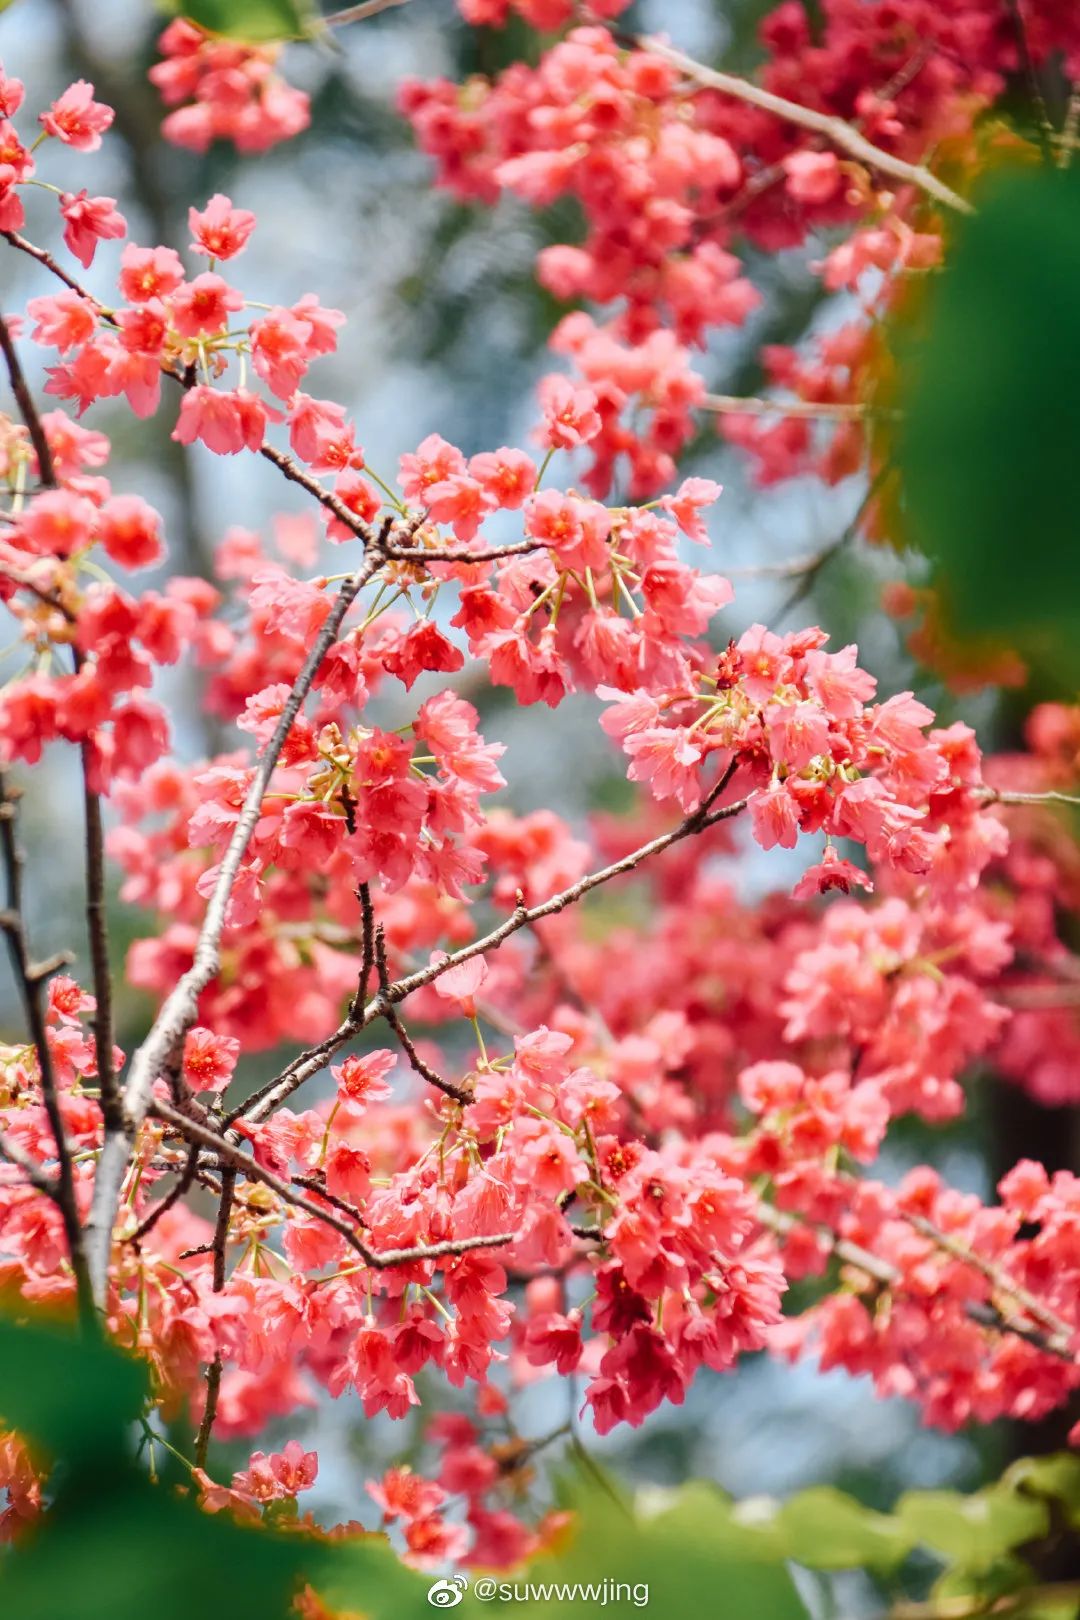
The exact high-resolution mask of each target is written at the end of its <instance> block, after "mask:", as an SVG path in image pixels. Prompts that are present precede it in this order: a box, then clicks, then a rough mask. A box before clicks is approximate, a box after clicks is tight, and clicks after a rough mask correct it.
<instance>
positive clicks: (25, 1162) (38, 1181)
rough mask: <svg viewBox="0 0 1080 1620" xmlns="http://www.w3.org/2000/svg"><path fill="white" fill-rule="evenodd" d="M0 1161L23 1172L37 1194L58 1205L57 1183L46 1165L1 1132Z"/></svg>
mask: <svg viewBox="0 0 1080 1620" xmlns="http://www.w3.org/2000/svg"><path fill="white" fill-rule="evenodd" d="M0 1159H6V1160H7V1162H8V1164H10V1165H13V1166H14V1167H15V1169H17V1170H21V1171H22V1173H23V1175H24V1176H25V1177H26V1179H27V1181H28V1182H29V1183H30V1185H31V1187H33V1189H34V1191H35V1192H39V1193H44V1194H45V1196H46V1198H51V1199H52V1201H53V1203H54V1204H55V1203H58V1197H57V1188H56V1182H55V1180H54V1179H53V1177H52V1176H50V1175H49V1173H48V1172H47V1170H46V1169H45V1167H44V1165H41V1164H39V1163H38V1161H37V1160H36V1159H32V1158H31V1157H30V1155H29V1153H24V1152H23V1150H22V1148H21V1147H19V1145H18V1143H17V1142H13V1141H12V1140H11V1137H10V1136H8V1135H7V1134H6V1133H5V1132H4V1131H0Z"/></svg>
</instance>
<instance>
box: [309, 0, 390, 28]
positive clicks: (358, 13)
mask: <svg viewBox="0 0 1080 1620" xmlns="http://www.w3.org/2000/svg"><path fill="white" fill-rule="evenodd" d="M407 4H408V0H361V4H359V5H356V6H346V7H345V8H344V9H343V10H342V11H332V12H331V13H330V15H329V16H328V17H323V18H322V23H323V26H324V27H326V28H344V27H345V26H346V24H347V23H357V22H366V21H367V19H368V18H369V17H377V16H378V15H379V13H380V12H382V11H393V10H395V8H396V7H397V6H404V5H407Z"/></svg>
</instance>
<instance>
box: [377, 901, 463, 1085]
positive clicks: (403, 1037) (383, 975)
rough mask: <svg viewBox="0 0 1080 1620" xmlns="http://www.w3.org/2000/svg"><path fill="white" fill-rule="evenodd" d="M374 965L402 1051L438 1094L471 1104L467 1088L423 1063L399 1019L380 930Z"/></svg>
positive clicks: (382, 1005)
mask: <svg viewBox="0 0 1080 1620" xmlns="http://www.w3.org/2000/svg"><path fill="white" fill-rule="evenodd" d="M375 962H376V966H377V967H378V970H379V991H380V994H379V1005H380V1009H381V1012H382V1016H383V1017H384V1018H385V1019H386V1022H387V1023H388V1024H389V1025H390V1028H391V1029H392V1030H393V1032H394V1034H395V1036H396V1037H397V1040H398V1044H399V1045H400V1047H401V1050H402V1051H403V1052H404V1053H405V1056H406V1057H407V1058H408V1060H409V1062H410V1064H411V1065H412V1067H413V1069H414V1070H415V1071H416V1073H417V1074H418V1075H419V1076H420V1078H421V1079H422V1080H426V1081H427V1082H428V1084H429V1085H432V1086H435V1087H436V1088H437V1089H438V1090H439V1091H441V1092H444V1093H445V1095H446V1096H447V1097H452V1098H453V1099H454V1101H455V1102H457V1103H461V1104H462V1106H464V1105H465V1104H466V1103H470V1102H471V1101H472V1092H471V1091H468V1090H466V1088H465V1087H464V1086H456V1085H454V1083H453V1081H452V1080H444V1079H443V1076H442V1075H441V1074H439V1072H438V1071H437V1070H436V1069H433V1068H432V1067H431V1064H430V1063H425V1062H424V1059H423V1058H422V1057H421V1056H420V1054H419V1052H418V1051H417V1050H416V1047H415V1045H414V1044H413V1038H412V1036H411V1035H410V1034H409V1032H408V1030H407V1029H406V1028H405V1025H404V1024H403V1023H402V1021H401V1019H400V1017H399V1016H398V1012H397V1008H396V1007H395V1006H394V1003H393V1002H392V1001H391V999H390V968H389V964H388V963H387V960H386V938H385V936H384V934H383V931H382V929H381V928H377V929H376V930H375Z"/></svg>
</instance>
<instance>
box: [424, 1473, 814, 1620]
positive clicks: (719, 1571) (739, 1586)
mask: <svg viewBox="0 0 1080 1620" xmlns="http://www.w3.org/2000/svg"><path fill="white" fill-rule="evenodd" d="M569 1502H570V1504H571V1505H572V1506H573V1507H574V1508H575V1510H576V1511H577V1513H578V1515H579V1517H578V1520H577V1523H576V1525H575V1527H574V1529H573V1530H572V1532H571V1533H570V1534H571V1539H570V1541H569V1544H568V1545H567V1546H566V1547H565V1549H561V1550H559V1551H558V1552H556V1553H552V1554H550V1555H548V1556H545V1557H542V1558H538V1559H537V1560H536V1561H535V1562H534V1563H532V1564H530V1565H529V1567H528V1569H527V1570H525V1571H519V1572H513V1573H510V1574H504V1575H498V1576H495V1577H493V1578H492V1580H491V1581H490V1582H489V1583H488V1592H489V1593H490V1594H491V1595H490V1597H489V1598H487V1599H481V1598H478V1597H477V1596H476V1586H477V1583H476V1581H475V1580H474V1581H473V1582H472V1583H471V1589H470V1591H469V1592H468V1594H467V1595H466V1596H465V1598H464V1601H463V1602H462V1604H461V1606H460V1608H457V1612H458V1613H459V1614H460V1615H461V1616H462V1620H480V1617H481V1616H483V1615H485V1614H486V1615H491V1614H513V1615H516V1616H518V1617H519V1620H556V1617H561V1620H565V1616H566V1613H567V1594H566V1588H567V1586H573V1585H574V1584H575V1583H581V1586H582V1587H585V1588H588V1587H590V1586H591V1588H592V1595H591V1597H589V1596H588V1595H586V1596H585V1598H584V1600H582V1599H581V1598H580V1597H579V1603H580V1604H581V1607H582V1612H588V1613H590V1614H591V1613H595V1612H599V1610H600V1609H601V1608H603V1607H604V1606H605V1605H606V1606H609V1607H617V1608H618V1609H619V1612H620V1613H623V1614H626V1613H628V1612H630V1610H631V1609H632V1608H633V1607H634V1606H637V1607H639V1608H644V1607H645V1606H646V1603H647V1605H648V1609H649V1612H650V1613H651V1614H653V1615H658V1616H660V1617H661V1620H683V1617H689V1616H694V1615H699V1614H703V1613H713V1612H715V1613H718V1614H720V1613H722V1614H730V1615H733V1616H734V1615H737V1616H740V1617H741V1616H747V1617H750V1616H752V1617H753V1620H807V1617H806V1610H805V1608H804V1607H803V1604H802V1602H801V1600H800V1599H799V1596H798V1594H797V1592H796V1590H795V1586H794V1583H793V1582H792V1579H791V1577H790V1575H789V1574H788V1572H787V1570H786V1569H785V1568H784V1566H783V1564H782V1562H780V1561H776V1562H773V1563H767V1562H763V1561H759V1560H758V1559H757V1558H755V1557H754V1556H753V1555H752V1554H751V1553H749V1552H748V1550H747V1547H746V1545H744V1544H745V1543H746V1542H748V1541H749V1542H750V1543H751V1544H752V1543H753V1540H754V1537H753V1533H752V1532H751V1533H750V1535H749V1536H747V1533H746V1531H745V1530H744V1531H743V1532H742V1533H741V1535H740V1533H739V1531H738V1527H737V1526H734V1525H733V1523H732V1519H731V1511H732V1509H731V1503H730V1501H729V1499H728V1498H727V1497H726V1496H725V1495H724V1494H723V1493H722V1492H721V1491H719V1490H717V1489H716V1488H715V1487H714V1486H711V1485H705V1484H694V1485H689V1486H686V1487H684V1488H682V1489H680V1490H677V1491H666V1490H665V1491H660V1490H648V1491H643V1492H642V1493H641V1495H640V1496H639V1498H638V1500H637V1503H636V1505H634V1506H633V1507H631V1508H629V1509H628V1508H627V1507H626V1506H624V1505H622V1504H620V1502H619V1501H618V1499H617V1497H616V1495H615V1494H614V1493H613V1492H612V1493H609V1492H608V1491H606V1490H604V1489H603V1488H602V1486H601V1485H600V1484H598V1483H597V1482H596V1481H595V1480H590V1481H586V1480H582V1481H581V1482H579V1483H578V1484H576V1485H575V1486H574V1487H573V1489H572V1490H571V1493H570V1497H569ZM605 1581H606V1582H607V1583H608V1584H607V1587H606V1594H605V1587H604V1583H605ZM616 1583H618V1587H619V1591H618V1593H617V1594H616V1591H615V1587H616ZM545 1587H546V1588H548V1590H547V1591H546V1593H545ZM559 1587H561V1588H562V1592H561V1594H560V1592H559V1591H558V1588H559ZM515 1592H516V1593H517V1594H518V1595H517V1596H516V1597H515V1596H514V1595H513V1594H514V1593H515ZM447 1606H448V1607H449V1606H450V1605H447ZM455 1607H456V1606H455Z"/></svg>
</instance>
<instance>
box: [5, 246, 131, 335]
mask: <svg viewBox="0 0 1080 1620" xmlns="http://www.w3.org/2000/svg"><path fill="white" fill-rule="evenodd" d="M0 236H2V237H3V238H4V240H5V242H9V243H10V244H11V246H12V247H13V248H18V250H19V252H20V253H27V254H29V256H30V258H32V259H36V260H37V262H38V264H40V265H44V267H45V269H46V270H48V271H49V272H50V273H51V274H52V275H54V276H56V277H57V279H58V280H59V281H62V282H63V283H64V286H65V287H69V288H70V289H71V291H72V292H74V293H78V295H79V297H80V298H85V299H86V301H87V303H88V304H92V305H93V307H94V309H96V310H97V312H98V314H99V315H106V316H107V315H109V314H111V311H110V310H109V309H108V308H107V307H106V306H105V305H104V304H103V303H102V302H101V301H100V299H98V298H95V297H94V295H93V293H89V292H87V290H86V288H85V287H83V286H82V285H80V283H79V282H77V281H76V280H75V277H74V276H73V275H71V274H70V273H69V272H68V271H67V270H65V269H64V267H63V265H62V264H60V263H59V261H58V260H57V259H56V258H54V256H53V255H52V254H51V253H50V252H49V250H48V248H43V247H38V246H37V244H36V242H30V241H28V240H27V239H26V237H25V236H20V235H19V233H18V231H0Z"/></svg>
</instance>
